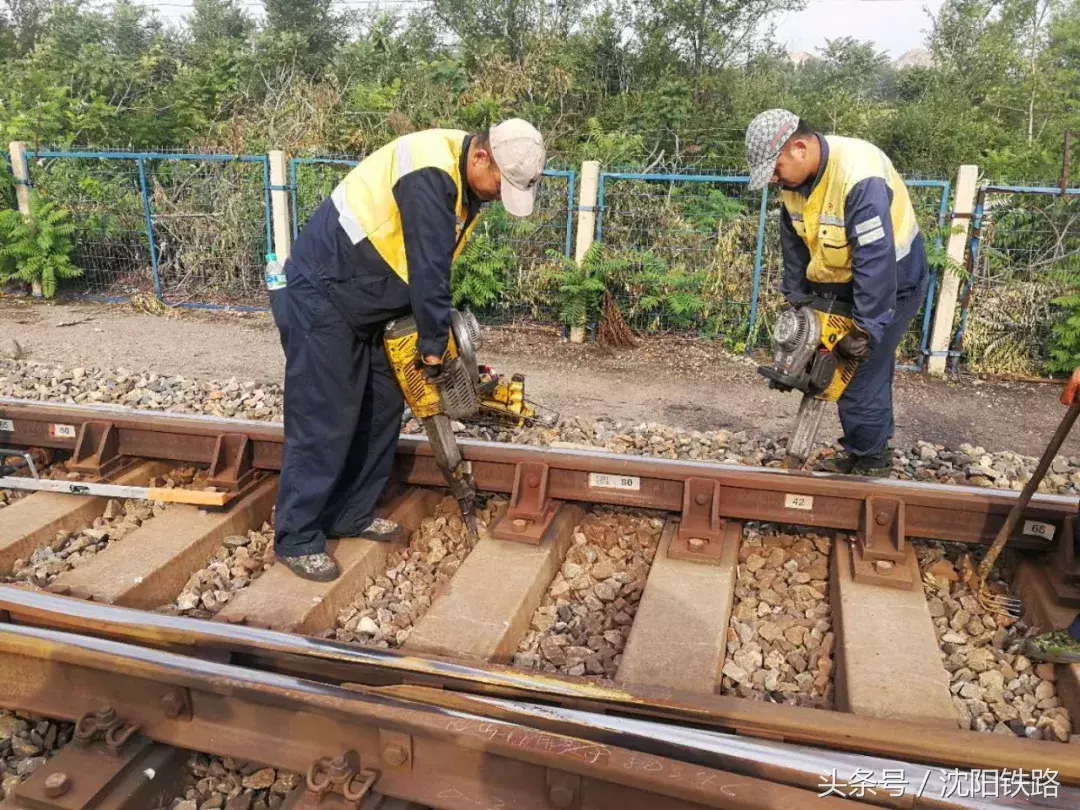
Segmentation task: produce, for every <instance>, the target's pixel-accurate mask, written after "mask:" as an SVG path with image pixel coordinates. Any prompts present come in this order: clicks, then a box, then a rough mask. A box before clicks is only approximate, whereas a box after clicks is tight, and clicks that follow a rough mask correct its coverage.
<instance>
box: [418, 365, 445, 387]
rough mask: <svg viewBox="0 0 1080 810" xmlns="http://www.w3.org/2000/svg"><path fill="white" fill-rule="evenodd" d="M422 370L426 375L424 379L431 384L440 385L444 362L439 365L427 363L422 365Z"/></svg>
mask: <svg viewBox="0 0 1080 810" xmlns="http://www.w3.org/2000/svg"><path fill="white" fill-rule="evenodd" d="M421 370H422V371H423V373H424V379H426V380H427V381H428V382H429V383H434V384H435V385H438V384H439V382H440V381H441V378H442V373H443V364H442V361H441V360H440V361H439V362H438V363H428V362H426V361H425V362H423V363H421Z"/></svg>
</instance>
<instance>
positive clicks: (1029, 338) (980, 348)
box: [952, 186, 1080, 375]
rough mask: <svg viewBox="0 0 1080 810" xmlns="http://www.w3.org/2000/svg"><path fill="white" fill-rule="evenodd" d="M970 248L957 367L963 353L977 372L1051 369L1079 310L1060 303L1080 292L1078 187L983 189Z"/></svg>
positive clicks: (1023, 372)
mask: <svg viewBox="0 0 1080 810" xmlns="http://www.w3.org/2000/svg"><path fill="white" fill-rule="evenodd" d="M969 249H970V254H969V262H968V270H969V273H968V277H967V279H966V282H965V285H964V290H963V295H962V298H961V306H960V307H959V308H958V315H957V320H956V323H955V324H954V326H956V332H955V338H954V341H953V345H952V351H953V356H952V364H953V368H954V369H956V368H957V366H958V361H959V359H960V353H961V352H962V359H963V362H964V363H965V364H966V365H967V366H968V367H969V368H970V369H972V370H973V371H990V372H997V373H1011V374H1019V375H1041V374H1043V373H1045V372H1046V371H1047V370H1053V369H1051V366H1053V365H1054V364H1053V363H1052V362H1051V353H1052V351H1053V349H1054V347H1055V346H1056V345H1058V344H1059V341H1060V340H1061V338H1060V337H1059V336H1058V335H1056V334H1055V331H1054V328H1055V326H1056V325H1059V324H1062V323H1063V322H1064V320H1065V319H1066V318H1067V317H1068V316H1069V315H1071V314H1072V311H1073V308H1074V307H1075V305H1072V306H1070V305H1063V304H1061V303H1055V301H1058V300H1059V299H1061V298H1063V297H1065V296H1070V295H1075V294H1076V293H1077V292H1078V291H1080V188H1071V189H1066V190H1065V191H1064V192H1062V190H1061V189H1057V188H1050V187H1041V186H986V187H984V188H983V189H981V190H980V192H979V195H978V197H977V199H976V205H975V216H974V236H973V237H972V239H971V240H970V245H969ZM1066 365H1068V364H1066ZM1057 370H1062V369H1061V368H1058V369H1057Z"/></svg>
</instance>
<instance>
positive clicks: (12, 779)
mask: <svg viewBox="0 0 1080 810" xmlns="http://www.w3.org/2000/svg"><path fill="white" fill-rule="evenodd" d="M74 731H75V725H74V724H73V723H61V722H55V721H52V720H42V719H37V720H32V719H30V718H29V717H27V716H25V715H21V714H16V713H14V712H9V711H7V710H6V709H0V800H3V799H5V798H7V796H8V794H10V793H11V791H12V790H14V789H15V788H16V787H17V786H18V785H19V783H20V782H22V781H23V780H24V779H27V778H28V777H29V776H31V775H32V774H33V773H34V771H36V770H37V769H38V768H40V767H41V766H42V765H44V764H45V762H46V760H48V759H49V758H50V757H52V756H53V755H54V754H55V753H56V752H57V751H58V750H59V749H60V748H61V747H62V746H64V745H66V744H67V743H68V742H69V741H70V740H71V735H72V734H73V733H74Z"/></svg>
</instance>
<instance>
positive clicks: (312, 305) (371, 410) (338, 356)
mask: <svg viewBox="0 0 1080 810" xmlns="http://www.w3.org/2000/svg"><path fill="white" fill-rule="evenodd" d="M286 271H287V272H286V275H287V276H288V284H287V285H286V287H285V288H284V289H282V290H279V291H277V292H276V293H275V294H274V297H273V300H272V301H271V308H272V310H273V313H274V322H275V323H276V324H277V327H278V332H279V333H280V335H281V346H282V348H283V349H284V350H285V445H284V448H283V457H282V467H281V479H280V481H279V483H278V494H277V506H276V510H275V518H274V551H275V552H276V553H277V554H278V555H279V556H282V557H298V556H300V555H303V554H317V553H319V552H322V551H325V548H326V540H327V537H355V536H356V535H357V534H359V533H360V532H361V531H363V530H364V529H366V528H367V527H368V525H369V524H370V523H371V520H372V517H373V512H374V509H375V503H376V501H377V500H378V498H379V495H380V494H381V493H382V491H383V488H384V487H385V486H386V482H387V480H388V479H389V477H390V470H391V467H392V466H393V462H394V453H395V451H396V448H397V441H398V434H399V432H400V429H401V417H402V414H403V412H404V410H405V401H404V397H403V396H402V393H401V388H400V387H399V386H398V383H397V380H396V379H395V378H394V373H393V371H392V370H391V368H390V364H389V362H388V361H387V358H386V351H385V350H384V348H383V343H382V335H383V325H382V324H377V325H373V326H368V327H364V328H363V329H362V330H356V329H353V328H351V327H350V326H349V325H348V324H347V323H346V322H345V320H344V319H343V318H342V316H341V313H339V312H338V310H337V309H336V308H335V306H334V304H333V303H332V302H331V301H330V299H329V298H328V297H327V295H326V293H325V291H324V290H323V289H322V287H321V282H319V281H317V280H313V279H311V278H309V277H308V276H307V275H305V274H304V273H301V272H299V271H298V270H297V268H296V266H295V265H293V264H292V263H291V262H289V263H288V264H287V267H286Z"/></svg>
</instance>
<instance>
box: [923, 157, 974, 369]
mask: <svg viewBox="0 0 1080 810" xmlns="http://www.w3.org/2000/svg"><path fill="white" fill-rule="evenodd" d="M978 179H979V167H978V166H971V165H964V166H961V167H960V171H959V172H958V173H957V175H956V199H955V201H954V202H953V216H952V219H951V220H950V226H949V231H950V232H949V243H948V247H947V248H946V250H947V252H948V255H949V258H950V259H951V260H952V261H955V262H956V263H957V264H962V263H963V261H964V250H965V247H966V245H967V235H968V228H969V226H970V222H969V220H970V219H971V213H972V209H973V207H974V204H975V184H976V183H977V182H978ZM959 291H960V277H959V276H958V275H956V273H954V272H953V271H952V270H951V269H946V271H945V274H944V275H943V277H942V279H941V292H939V293H938V300H937V308H936V309H935V311H934V331H933V334H932V336H931V338H930V360H929V362H928V363H927V368H928V369H929V371H930V373H931V374H937V375H943V374H944V373H945V360H946V358H947V353H948V350H949V339H950V338H951V337H952V326H953V317H954V316H955V315H956V298H957V294H958V293H959Z"/></svg>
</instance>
